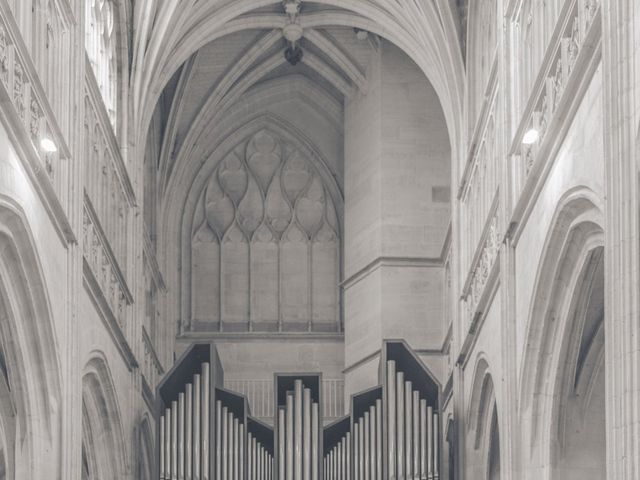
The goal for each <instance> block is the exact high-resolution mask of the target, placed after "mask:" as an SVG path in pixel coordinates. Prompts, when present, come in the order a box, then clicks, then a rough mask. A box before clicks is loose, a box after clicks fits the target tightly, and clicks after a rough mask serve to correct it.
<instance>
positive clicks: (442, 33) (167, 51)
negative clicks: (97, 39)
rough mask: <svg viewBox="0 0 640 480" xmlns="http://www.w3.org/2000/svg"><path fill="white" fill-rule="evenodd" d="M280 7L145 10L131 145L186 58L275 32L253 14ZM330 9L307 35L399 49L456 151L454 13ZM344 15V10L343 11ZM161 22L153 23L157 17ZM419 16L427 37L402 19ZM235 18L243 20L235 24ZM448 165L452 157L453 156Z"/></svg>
mask: <svg viewBox="0 0 640 480" xmlns="http://www.w3.org/2000/svg"><path fill="white" fill-rule="evenodd" d="M276 3H279V1H278V0H260V1H256V0H242V1H238V2H234V3H233V5H231V6H227V5H223V6H219V5H217V6H213V7H209V8H203V9H201V10H199V11H198V12H197V14H195V12H194V11H193V8H192V7H193V4H194V2H187V5H185V6H184V8H176V5H173V4H167V5H162V6H161V7H159V8H158V10H161V11H160V12H156V11H155V10H156V7H155V5H149V6H148V7H147V10H146V11H143V9H142V7H141V8H140V12H138V14H137V17H140V18H144V19H145V21H141V20H140V22H139V23H140V25H139V28H138V29H137V31H138V36H137V38H136V46H135V48H136V55H135V57H136V58H135V65H134V73H135V75H134V79H133V81H132V85H133V87H132V88H133V89H134V90H135V95H134V97H135V98H136V100H135V102H133V103H134V104H133V105H132V108H133V110H134V115H135V119H136V128H135V135H136V144H137V145H139V146H140V147H141V148H143V147H144V145H145V136H146V135H147V131H148V126H149V123H150V121H151V117H152V115H153V110H154V108H155V105H156V103H157V100H158V98H159V96H160V94H161V92H162V90H163V88H164V87H165V86H166V85H167V83H168V82H169V79H170V78H171V77H172V76H173V75H174V74H175V72H176V71H177V70H178V68H179V67H180V66H181V65H182V64H183V63H184V62H185V61H187V60H188V58H189V57H190V56H191V55H192V54H193V53H194V52H196V51H197V50H198V49H199V48H202V47H203V46H204V45H206V44H207V43H209V42H212V41H214V40H216V39H218V38H220V37H221V36H223V35H226V34H229V33H232V32H234V31H240V30H243V29H246V28H247V25H249V26H251V27H254V28H255V27H257V28H262V29H273V28H280V23H279V22H276V23H275V24H273V23H274V19H273V17H274V16H273V15H264V14H255V13H254V12H253V10H254V9H256V8H261V7H266V6H269V5H273V4H276ZM320 3H321V4H323V5H325V6H327V7H330V8H332V11H331V14H330V15H327V14H326V13H325V12H321V13H320V14H317V15H313V14H312V15H310V16H309V18H308V19H307V20H305V21H304V22H303V27H304V28H316V27H317V28H322V27H325V26H329V25H337V26H347V27H353V28H359V29H362V30H366V31H370V32H372V33H374V34H377V35H380V36H382V37H384V38H386V39H388V40H390V41H391V42H393V43H394V44H396V45H397V46H398V47H400V48H401V49H403V50H404V51H405V53H407V55H409V56H410V57H411V58H412V59H413V60H414V61H415V63H416V64H417V65H418V66H419V67H420V68H421V70H422V71H423V72H424V73H425V75H426V76H427V78H428V79H429V81H430V82H431V83H432V84H433V86H434V88H435V90H436V91H437V93H438V97H439V98H440V101H441V103H442V105H443V111H444V115H445V118H446V123H447V126H448V130H449V137H450V139H451V145H452V150H455V148H456V146H457V145H458V144H459V142H458V141H456V139H458V138H459V137H460V134H461V133H462V132H461V126H462V109H463V105H462V104H463V98H462V96H463V89H464V65H463V61H462V56H461V54H460V48H459V43H458V41H457V30H456V27H455V21H454V19H453V15H452V10H451V9H449V8H446V7H444V6H442V5H435V4H431V3H429V4H424V5H422V6H421V7H420V8H415V7H413V6H411V5H409V4H407V6H403V7H398V8H394V7H391V8H385V7H388V5H386V4H385V3H384V2H381V3H382V4H383V5H377V4H375V2H370V1H365V0H349V1H346V2H345V1H344V0H321V1H320ZM341 9H343V10H341ZM156 14H158V17H159V18H163V19H164V20H163V21H162V22H156V23H154V22H153V18H154V15H156ZM406 15H408V16H419V17H420V18H421V19H422V20H423V22H420V25H421V26H424V30H412V28H411V26H410V25H409V23H411V22H407V21H406V18H408V17H406V18H405V16H406ZM239 16H241V17H240V19H239V18H238V17H239ZM452 157H453V158H457V155H455V154H453V155H452Z"/></svg>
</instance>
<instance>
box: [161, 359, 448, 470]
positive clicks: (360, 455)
mask: <svg viewBox="0 0 640 480" xmlns="http://www.w3.org/2000/svg"><path fill="white" fill-rule="evenodd" d="M404 366H405V363H404V360H402V362H401V361H399V360H398V361H394V360H389V361H387V362H386V371H385V372H384V373H383V378H384V380H385V382H384V386H383V387H378V389H372V390H371V391H367V392H366V393H363V394H362V395H360V396H358V397H357V399H356V400H354V402H355V403H354V406H355V411H356V412H357V413H356V414H357V416H358V417H357V418H353V419H352V420H351V422H350V425H351V431H344V430H349V429H348V427H346V425H347V424H349V421H348V420H345V423H342V421H340V422H339V423H336V424H335V425H334V426H332V427H331V428H334V430H332V431H331V432H330V433H328V434H325V440H326V439H327V438H329V439H330V441H331V442H334V443H332V444H331V445H329V446H327V445H325V451H326V452H327V453H326V455H323V456H322V457H320V454H321V449H322V443H321V442H320V435H322V430H321V428H322V421H321V417H320V405H319V404H318V402H317V401H314V399H313V394H312V389H311V388H309V386H308V385H305V383H303V380H302V379H300V378H297V379H293V381H292V383H293V388H291V383H289V384H288V385H289V387H288V388H291V391H287V392H286V393H285V404H284V405H277V406H276V410H275V412H274V413H275V423H276V431H277V434H276V435H275V437H274V438H273V444H272V443H271V440H269V444H268V445H266V444H264V443H262V442H261V440H262V439H263V438H265V437H263V435H264V434H263V433H261V432H262V430H259V432H260V433H257V432H256V431H253V429H252V425H251V424H247V423H246V417H244V416H243V415H244V414H238V413H237V412H238V408H237V406H238V405H239V404H238V403H234V402H237V401H236V400H233V397H230V396H229V395H230V394H229V393H227V392H224V391H221V390H219V389H217V388H212V385H211V384H210V382H211V380H210V378H211V377H210V372H211V370H210V368H211V367H210V365H209V363H208V362H204V363H202V364H201V370H200V373H199V374H195V375H193V376H192V377H190V378H189V383H185V384H184V385H183V387H182V388H181V389H180V391H178V392H175V393H172V394H171V396H170V397H169V398H163V401H164V404H165V405H166V406H168V408H165V409H164V410H163V412H162V415H161V416H160V417H159V419H158V421H159V423H158V430H159V433H158V434H159V447H158V448H159V461H160V465H159V478H160V480H213V479H216V480H217V479H221V480H273V479H274V478H277V480H320V478H321V477H322V480H328V479H329V480H383V479H385V480H387V479H388V480H405V479H406V480H409V479H416V480H417V479H420V480H422V479H425V480H439V478H440V469H441V466H440V459H439V446H440V443H439V435H440V432H439V428H440V422H439V413H438V412H437V411H436V410H435V408H434V406H435V405H429V400H428V399H426V398H422V392H424V387H423V385H422V384H421V383H420V382H421V381H422V380H421V377H420V376H419V375H416V374H415V372H416V370H415V366H412V367H411V369H409V368H407V369H406V370H405V369H404ZM284 385H287V384H284ZM172 388H173V387H172ZM314 388H315V387H314ZM218 392H221V393H220V394H219V393H218ZM280 392H282V390H280ZM214 395H215V397H214ZM230 398H231V400H229V399H230ZM238 398H240V397H238ZM229 402H231V403H229ZM363 402H367V403H363ZM242 408H244V407H242ZM210 415H213V418H211V419H210V418H209V417H210ZM210 420H213V421H212V422H211V423H210ZM258 423H259V422H258ZM259 428H263V427H259ZM210 429H211V431H210ZM342 429H344V430H342ZM341 430H342V432H343V433H340V435H341V437H339V438H335V432H340V431H341ZM210 434H211V436H210ZM209 439H211V444H209ZM210 462H214V463H213V464H211V463H210ZM274 467H275V468H274ZM321 473H322V475H321ZM210 475H211V477H210Z"/></svg>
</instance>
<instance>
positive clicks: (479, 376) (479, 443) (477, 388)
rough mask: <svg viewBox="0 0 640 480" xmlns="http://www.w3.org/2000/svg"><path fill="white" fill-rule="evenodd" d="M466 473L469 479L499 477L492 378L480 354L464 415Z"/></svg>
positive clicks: (496, 412)
mask: <svg viewBox="0 0 640 480" xmlns="http://www.w3.org/2000/svg"><path fill="white" fill-rule="evenodd" d="M466 421H467V432H468V434H467V438H466V442H467V443H468V445H469V448H468V451H469V452H470V453H471V455H470V456H469V458H467V472H468V474H471V475H470V476H471V477H472V478H482V479H487V480H494V479H499V478H500V434H499V417H498V404H497V401H496V391H495V386H494V382H493V376H492V374H491V370H490V367H489V363H488V361H487V359H486V357H485V356H484V355H483V354H480V355H479V356H478V359H477V361H476V365H475V369H474V375H473V383H472V386H471V397H470V403H469V407H468V412H467V418H466Z"/></svg>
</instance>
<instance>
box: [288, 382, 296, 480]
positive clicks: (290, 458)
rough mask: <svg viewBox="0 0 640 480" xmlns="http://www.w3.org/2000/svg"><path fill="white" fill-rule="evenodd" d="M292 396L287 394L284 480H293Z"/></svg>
mask: <svg viewBox="0 0 640 480" xmlns="http://www.w3.org/2000/svg"><path fill="white" fill-rule="evenodd" d="M293 403H294V402H293V394H287V453H286V457H287V458H286V473H287V478H286V480H293V449H294V446H293V443H294V442H293V408H294V404H293Z"/></svg>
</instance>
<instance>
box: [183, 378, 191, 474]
mask: <svg viewBox="0 0 640 480" xmlns="http://www.w3.org/2000/svg"><path fill="white" fill-rule="evenodd" d="M184 418H185V424H184V454H185V458H184V475H185V479H186V480H193V385H191V384H190V383H187V389H186V395H185V406H184Z"/></svg>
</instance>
